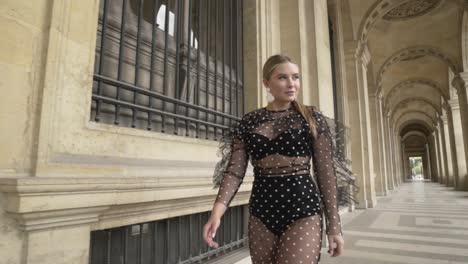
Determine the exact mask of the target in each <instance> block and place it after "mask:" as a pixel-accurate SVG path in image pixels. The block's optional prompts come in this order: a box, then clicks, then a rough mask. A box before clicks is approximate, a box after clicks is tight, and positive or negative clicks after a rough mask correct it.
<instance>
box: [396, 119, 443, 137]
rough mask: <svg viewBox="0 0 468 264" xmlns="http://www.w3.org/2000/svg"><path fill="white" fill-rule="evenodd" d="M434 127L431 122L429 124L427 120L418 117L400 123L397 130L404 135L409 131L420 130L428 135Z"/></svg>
mask: <svg viewBox="0 0 468 264" xmlns="http://www.w3.org/2000/svg"><path fill="white" fill-rule="evenodd" d="M433 130H434V129H433V128H432V126H431V124H427V123H426V122H424V121H422V120H418V119H411V120H407V121H405V122H403V123H402V124H400V126H399V127H398V128H396V132H398V135H400V136H401V135H404V134H406V133H408V132H409V131H419V132H421V133H423V134H425V135H427V136H429V135H430V134H431V133H432V131H433Z"/></svg>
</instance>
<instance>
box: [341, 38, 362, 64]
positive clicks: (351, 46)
mask: <svg viewBox="0 0 468 264" xmlns="http://www.w3.org/2000/svg"><path fill="white" fill-rule="evenodd" d="M343 46H344V55H345V58H346V59H353V60H356V59H357V58H358V50H359V41H357V40H353V41H346V42H345V43H344V45H343Z"/></svg>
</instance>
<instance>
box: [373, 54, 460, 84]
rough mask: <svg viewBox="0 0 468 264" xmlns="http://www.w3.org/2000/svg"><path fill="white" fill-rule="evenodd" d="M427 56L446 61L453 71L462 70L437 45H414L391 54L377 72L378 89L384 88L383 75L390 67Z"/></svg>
mask: <svg viewBox="0 0 468 264" xmlns="http://www.w3.org/2000/svg"><path fill="white" fill-rule="evenodd" d="M425 56H431V57H435V58H438V59H440V60H441V61H442V62H444V63H446V64H447V66H448V67H449V68H450V69H451V70H452V71H453V72H460V69H461V67H460V66H459V65H458V64H457V63H456V62H455V60H454V59H453V58H451V57H450V56H448V55H446V54H445V53H444V52H442V51H440V50H439V49H438V48H436V47H431V46H413V47H408V48H404V49H402V50H399V51H397V52H395V53H394V54H393V55H392V56H390V57H389V58H388V59H387V60H386V61H385V63H384V64H383V65H382V66H381V67H380V69H379V71H378V74H377V91H380V89H382V82H383V75H384V74H385V72H386V71H387V70H388V69H390V67H391V66H392V65H393V64H395V63H398V62H401V61H411V60H415V59H417V58H422V57H425Z"/></svg>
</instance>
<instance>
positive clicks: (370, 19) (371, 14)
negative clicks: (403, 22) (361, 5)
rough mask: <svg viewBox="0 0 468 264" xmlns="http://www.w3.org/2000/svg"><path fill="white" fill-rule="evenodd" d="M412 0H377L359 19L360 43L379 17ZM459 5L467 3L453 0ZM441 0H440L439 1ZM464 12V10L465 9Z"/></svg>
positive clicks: (363, 41) (461, 0) (365, 39)
mask: <svg viewBox="0 0 468 264" xmlns="http://www.w3.org/2000/svg"><path fill="white" fill-rule="evenodd" d="M411 1H412V0H393V1H392V0H378V1H376V2H375V3H374V4H373V5H372V6H371V7H370V8H369V9H368V10H367V12H366V14H365V16H364V18H363V19H362V20H361V23H360V25H359V31H358V35H357V36H358V39H359V42H361V43H366V42H367V38H368V36H369V32H370V31H371V30H372V28H373V27H374V25H375V23H377V21H378V20H379V19H382V18H383V17H384V16H385V15H386V14H387V13H388V12H389V11H390V10H392V9H393V8H395V7H398V6H399V5H401V4H405V3H408V2H411ZM455 1H456V2H457V3H458V4H459V5H460V6H462V7H464V6H466V5H467V3H466V2H465V1H464V0H455ZM441 2H442V1H441ZM465 12H466V11H465Z"/></svg>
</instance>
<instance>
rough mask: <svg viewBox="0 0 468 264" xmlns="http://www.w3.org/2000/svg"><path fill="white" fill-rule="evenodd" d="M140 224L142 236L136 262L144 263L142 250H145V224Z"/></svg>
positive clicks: (139, 240)
mask: <svg viewBox="0 0 468 264" xmlns="http://www.w3.org/2000/svg"><path fill="white" fill-rule="evenodd" d="M139 226H140V237H139V239H138V254H137V261H136V263H139V264H142V259H143V258H142V251H143V224H139Z"/></svg>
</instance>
